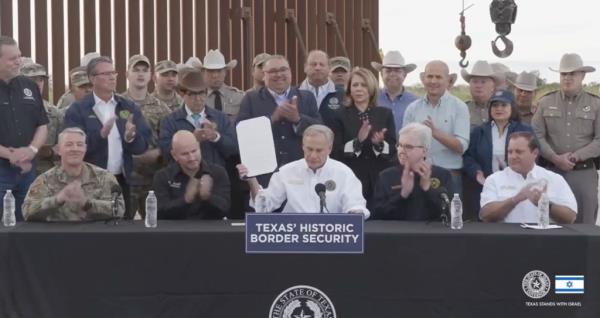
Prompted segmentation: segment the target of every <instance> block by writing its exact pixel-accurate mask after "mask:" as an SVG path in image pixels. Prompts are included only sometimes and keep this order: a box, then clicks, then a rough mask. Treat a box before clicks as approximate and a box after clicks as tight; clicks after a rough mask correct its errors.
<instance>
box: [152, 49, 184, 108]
mask: <svg viewBox="0 0 600 318" xmlns="http://www.w3.org/2000/svg"><path fill="white" fill-rule="evenodd" d="M177 72H178V71H177V65H176V64H175V62H173V61H171V60H163V61H160V62H158V63H156V67H155V69H154V78H153V79H154V85H155V87H154V92H153V93H152V94H151V95H152V96H153V97H156V98H158V99H159V100H160V101H162V102H163V103H164V104H165V105H167V107H169V109H170V110H171V111H174V110H175V109H177V107H179V106H180V105H181V104H183V99H182V98H181V96H179V94H177V92H176V91H175V87H176V86H177Z"/></svg>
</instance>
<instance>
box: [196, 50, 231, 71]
mask: <svg viewBox="0 0 600 318" xmlns="http://www.w3.org/2000/svg"><path fill="white" fill-rule="evenodd" d="M236 65H237V60H231V61H229V63H227V64H225V56H223V53H221V52H220V51H219V50H208V53H206V56H205V57H204V63H203V65H202V68H203V69H206V70H221V69H227V70H230V69H232V68H234V67H235V66H236Z"/></svg>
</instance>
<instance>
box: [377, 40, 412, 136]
mask: <svg viewBox="0 0 600 318" xmlns="http://www.w3.org/2000/svg"><path fill="white" fill-rule="evenodd" d="M371 66H372V67H373V68H374V69H376V70H377V71H379V72H381V75H382V78H383V85H384V87H383V89H382V90H381V91H380V92H379V93H378V96H377V105H378V106H383V107H386V108H389V109H391V110H392V113H393V114H394V124H395V125H396V128H397V129H400V128H402V126H403V120H404V112H405V111H406V108H407V107H408V105H410V103H412V102H414V101H415V100H416V99H417V96H415V95H414V94H413V93H411V92H407V91H406V88H405V87H404V79H405V78H406V76H407V75H408V73H410V72H412V71H414V70H415V69H416V68H417V66H416V65H415V64H412V63H410V64H406V63H405V62H404V57H402V54H400V52H398V51H389V52H387V54H386V55H385V56H384V57H383V61H382V64H380V63H377V62H371ZM394 134H395V133H394Z"/></svg>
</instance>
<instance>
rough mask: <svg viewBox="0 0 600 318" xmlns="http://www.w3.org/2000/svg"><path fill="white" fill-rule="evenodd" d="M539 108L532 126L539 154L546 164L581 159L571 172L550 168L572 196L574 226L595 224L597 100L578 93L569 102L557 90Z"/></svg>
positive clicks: (599, 136)
mask: <svg viewBox="0 0 600 318" xmlns="http://www.w3.org/2000/svg"><path fill="white" fill-rule="evenodd" d="M538 105H539V106H538V109H537V111H536V112H535V114H534V115H533V119H532V121H531V122H532V126H533V131H534V132H535V134H536V137H537V139H538V141H539V144H540V153H541V155H542V156H543V157H544V158H545V159H546V160H548V161H551V159H552V157H553V156H554V155H555V154H557V155H561V154H564V153H569V152H571V153H573V154H575V155H576V156H577V157H578V158H579V159H580V161H579V162H577V163H575V167H574V168H573V170H571V171H562V170H560V169H558V168H557V167H554V166H553V165H551V167H550V168H551V169H552V170H553V171H554V172H556V173H558V174H560V175H562V176H563V177H564V178H565V180H566V181H567V183H568V184H569V186H570V187H571V190H573V194H575V199H577V210H578V211H577V219H576V220H575V223H586V224H595V223H596V215H597V210H598V172H597V169H598V167H596V165H595V163H594V159H595V158H597V157H599V156H600V97H598V96H596V95H593V94H591V93H587V92H584V91H581V92H580V93H579V94H577V96H575V97H572V98H568V97H567V96H565V95H564V94H563V93H562V92H561V91H560V90H559V91H555V92H550V93H548V94H546V95H544V96H542V97H541V98H540V100H539V104H538Z"/></svg>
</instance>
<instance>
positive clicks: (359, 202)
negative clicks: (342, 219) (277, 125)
mask: <svg viewBox="0 0 600 318" xmlns="http://www.w3.org/2000/svg"><path fill="white" fill-rule="evenodd" d="M327 181H333V182H334V183H335V189H333V190H331V191H330V190H327V191H326V194H325V195H326V197H325V201H326V205H327V210H328V211H329V212H330V213H348V212H349V211H351V210H355V211H362V213H363V214H364V217H365V219H367V218H369V216H370V215H371V213H370V212H369V210H367V208H366V204H367V201H366V200H365V198H364V197H363V195H362V184H361V183H360V180H358V178H357V177H356V176H355V175H354V173H353V172H352V170H351V169H350V168H348V167H347V166H346V165H344V164H343V163H341V162H339V161H337V160H334V159H331V158H328V159H327V161H326V162H325V165H323V167H321V168H320V169H317V171H316V172H314V171H313V170H312V169H310V168H309V167H308V165H307V164H306V160H304V159H300V160H296V161H292V162H290V163H288V164H286V165H284V166H282V167H281V168H280V169H279V171H278V172H276V173H274V174H273V175H272V176H271V180H270V181H269V187H268V188H266V189H261V190H260V191H259V192H258V194H257V195H256V198H255V199H254V200H252V198H251V199H250V206H252V207H254V209H255V210H256V212H271V211H273V210H275V209H277V208H279V207H280V206H281V204H282V203H283V202H284V201H285V200H286V199H287V203H286V205H285V207H284V208H283V212H295V213H318V212H319V209H320V201H319V196H318V195H317V193H316V192H315V185H317V184H318V183H323V184H325V183H326V182H327ZM324 212H325V213H327V211H324Z"/></svg>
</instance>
